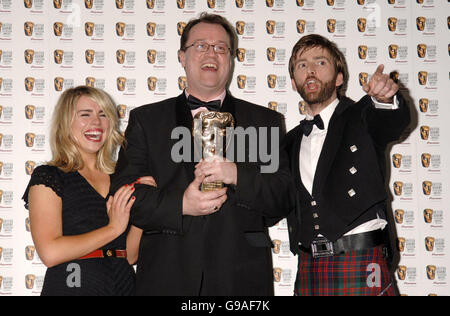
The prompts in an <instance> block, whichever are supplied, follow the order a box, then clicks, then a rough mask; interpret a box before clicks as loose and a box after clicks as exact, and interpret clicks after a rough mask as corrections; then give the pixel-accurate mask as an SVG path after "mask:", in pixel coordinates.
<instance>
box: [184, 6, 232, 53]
mask: <svg viewBox="0 0 450 316" xmlns="http://www.w3.org/2000/svg"><path fill="white" fill-rule="evenodd" d="M199 23H208V24H218V25H221V26H222V27H223V28H224V29H225V31H226V32H227V34H228V37H229V38H230V46H231V47H230V52H231V56H232V57H234V56H235V54H236V49H237V46H238V37H237V35H236V31H235V29H234V28H233V26H232V25H231V24H230V22H229V21H228V20H227V19H226V18H224V17H223V16H221V15H217V14H209V13H207V12H203V13H202V14H201V15H200V17H199V18H197V19H193V20H191V21H189V23H188V24H187V25H186V27H185V28H184V31H183V34H182V35H181V39H180V50H181V51H184V50H185V49H186V43H187V41H188V38H189V33H190V31H191V29H192V28H193V27H194V26H195V25H197V24H199Z"/></svg>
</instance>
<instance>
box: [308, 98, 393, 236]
mask: <svg viewBox="0 0 450 316" xmlns="http://www.w3.org/2000/svg"><path fill="white" fill-rule="evenodd" d="M372 100H373V102H374V104H375V107H376V108H377V109H389V110H396V109H398V102H397V98H396V97H394V104H386V103H379V102H377V101H376V100H375V99H374V98H372ZM338 104H339V100H338V99H336V100H334V101H333V102H332V103H331V104H330V105H328V106H327V107H326V108H325V109H323V110H322V112H320V117H321V118H322V120H323V124H324V127H325V128H324V129H323V130H320V129H319V128H318V127H317V126H316V125H314V126H313V129H312V132H311V134H310V135H309V136H303V138H302V143H301V147H300V155H299V159H300V164H299V166H300V175H301V179H302V182H303V185H304V186H305V188H306V189H307V190H308V192H309V194H311V195H312V187H313V183H314V176H315V174H316V168H317V163H318V162H319V157H320V153H321V152H322V147H323V143H324V142H325V138H326V136H327V132H328V125H329V123H330V120H331V117H332V116H333V113H334V111H335V110H336V107H337V106H338ZM306 119H307V120H312V119H314V117H312V116H310V115H309V114H306ZM386 225H387V222H386V221H385V220H383V219H381V218H377V219H374V220H371V221H368V222H366V223H364V224H362V225H360V226H358V227H356V228H354V229H352V230H351V231H349V232H347V233H346V234H345V236H347V235H353V234H361V233H365V232H370V231H374V230H377V229H384V227H385V226H386ZM319 236H320V235H319Z"/></svg>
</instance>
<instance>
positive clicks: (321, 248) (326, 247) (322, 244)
mask: <svg viewBox="0 0 450 316" xmlns="http://www.w3.org/2000/svg"><path fill="white" fill-rule="evenodd" d="M311 252H312V256H313V258H314V259H316V258H326V257H332V256H334V248H333V242H331V241H329V240H328V239H326V238H325V237H317V238H315V239H314V240H313V241H312V243H311Z"/></svg>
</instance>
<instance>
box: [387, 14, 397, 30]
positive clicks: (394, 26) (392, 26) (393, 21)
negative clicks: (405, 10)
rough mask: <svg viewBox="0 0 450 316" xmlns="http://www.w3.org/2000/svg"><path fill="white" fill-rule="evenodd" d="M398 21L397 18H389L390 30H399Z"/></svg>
mask: <svg viewBox="0 0 450 316" xmlns="http://www.w3.org/2000/svg"><path fill="white" fill-rule="evenodd" d="M397 22H398V19H397V18H394V17H390V18H389V19H388V29H389V31H391V32H395V31H396V30H397Z"/></svg>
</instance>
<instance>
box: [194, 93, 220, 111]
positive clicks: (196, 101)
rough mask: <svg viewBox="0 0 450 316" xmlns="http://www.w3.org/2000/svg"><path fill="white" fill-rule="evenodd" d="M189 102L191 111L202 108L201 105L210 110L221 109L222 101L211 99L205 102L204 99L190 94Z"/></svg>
mask: <svg viewBox="0 0 450 316" xmlns="http://www.w3.org/2000/svg"><path fill="white" fill-rule="evenodd" d="M187 104H188V106H189V108H190V109H191V111H193V110H197V109H198V108H201V107H205V108H207V109H208V110H209V111H219V110H220V104H221V101H220V100H214V101H210V102H203V101H201V100H199V99H197V98H196V97H194V96H192V95H189V97H188V99H187Z"/></svg>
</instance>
